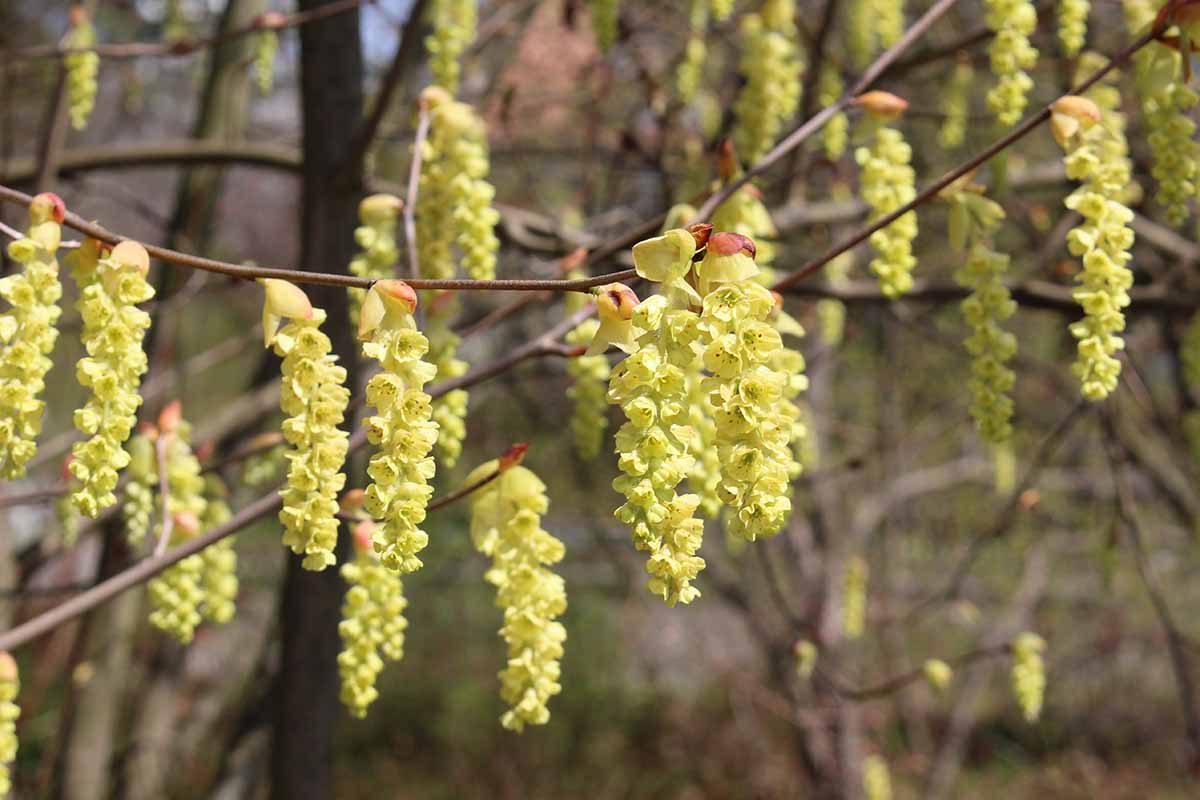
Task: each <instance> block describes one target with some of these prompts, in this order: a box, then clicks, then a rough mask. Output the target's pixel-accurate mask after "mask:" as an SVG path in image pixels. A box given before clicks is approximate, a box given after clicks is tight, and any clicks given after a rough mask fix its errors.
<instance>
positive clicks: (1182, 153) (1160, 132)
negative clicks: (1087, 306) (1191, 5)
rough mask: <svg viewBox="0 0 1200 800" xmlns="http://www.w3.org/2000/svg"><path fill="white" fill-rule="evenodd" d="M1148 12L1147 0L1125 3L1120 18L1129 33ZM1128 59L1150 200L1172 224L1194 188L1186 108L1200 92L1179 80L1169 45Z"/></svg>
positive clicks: (1185, 212) (1198, 153) (1191, 128)
mask: <svg viewBox="0 0 1200 800" xmlns="http://www.w3.org/2000/svg"><path fill="white" fill-rule="evenodd" d="M1154 15H1155V7H1154V5H1153V4H1151V3H1149V2H1140V3H1133V2H1131V3H1126V4H1125V21H1126V23H1127V26H1128V28H1129V29H1130V30H1131V31H1133V32H1137V31H1141V30H1143V29H1145V28H1146V26H1147V25H1149V24H1150V23H1151V22H1152V21H1153V20H1154ZM1133 58H1134V64H1135V65H1136V69H1135V71H1134V76H1135V79H1136V87H1137V92H1138V101H1139V104H1140V106H1141V111H1142V122H1143V124H1144V125H1145V127H1146V132H1147V135H1146V143H1147V144H1148V145H1149V146H1150V155H1151V158H1152V159H1153V165H1152V167H1151V169H1150V174H1151V175H1152V176H1153V177H1154V180H1155V182H1156V183H1157V184H1158V195H1157V197H1156V198H1155V199H1156V200H1157V201H1158V204H1159V205H1160V206H1162V208H1163V210H1164V213H1165V216H1166V219H1167V222H1168V223H1169V224H1171V225H1172V226H1174V227H1176V228H1178V227H1180V226H1181V225H1183V223H1184V222H1185V221H1186V220H1187V218H1188V217H1189V216H1190V215H1191V209H1190V208H1189V207H1188V201H1189V200H1191V198H1192V196H1193V195H1194V194H1195V193H1196V183H1197V177H1196V176H1197V170H1198V169H1200V166H1198V165H1200V150H1198V148H1197V146H1196V141H1195V139H1194V138H1193V137H1194V136H1195V133H1196V123H1195V121H1194V120H1193V119H1192V109H1193V108H1195V106H1196V103H1197V101H1198V100H1200V97H1198V96H1197V94H1196V92H1195V90H1194V89H1192V88H1191V87H1190V86H1188V84H1187V81H1185V80H1184V79H1183V75H1182V73H1183V59H1182V58H1181V57H1180V55H1179V53H1178V52H1176V51H1175V50H1172V49H1171V48H1169V47H1165V46H1161V45H1157V44H1151V45H1148V46H1146V47H1143V48H1142V49H1141V50H1139V51H1138V52H1137V53H1135V54H1134V56H1133Z"/></svg>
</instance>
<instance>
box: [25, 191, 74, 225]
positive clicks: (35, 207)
mask: <svg viewBox="0 0 1200 800" xmlns="http://www.w3.org/2000/svg"><path fill="white" fill-rule="evenodd" d="M29 216H30V219H32V220H33V221H34V222H35V223H36V222H46V221H47V220H51V219H52V220H54V221H55V222H57V223H59V224H60V225H61V224H62V221H63V220H64V219H66V217H67V206H66V204H65V203H63V201H62V198H61V197H59V196H58V195H56V194H55V193H54V192H42V193H41V194H38V195H34V198H33V202H31V203H30V204H29Z"/></svg>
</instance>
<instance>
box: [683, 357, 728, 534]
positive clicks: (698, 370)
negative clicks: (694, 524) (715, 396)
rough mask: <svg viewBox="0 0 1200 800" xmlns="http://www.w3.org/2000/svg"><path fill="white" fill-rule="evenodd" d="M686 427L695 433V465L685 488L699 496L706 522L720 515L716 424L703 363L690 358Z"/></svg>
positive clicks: (719, 474) (718, 454) (719, 468)
mask: <svg viewBox="0 0 1200 800" xmlns="http://www.w3.org/2000/svg"><path fill="white" fill-rule="evenodd" d="M685 407H686V408H687V410H688V420H687V421H688V424H689V425H690V426H691V428H692V430H693V431H695V432H696V446H695V447H694V448H693V455H694V456H695V463H693V464H692V471H691V472H689V473H688V485H689V486H690V487H691V488H692V490H693V491H694V492H695V493H696V494H697V495H699V497H700V506H699V511H700V513H701V514H703V515H704V516H705V517H707V518H708V519H716V518H717V516H718V515H720V513H721V508H722V503H721V497H720V495H718V494H717V487H718V486H720V485H721V455H720V453H718V452H717V423H716V421H715V420H714V419H713V407H712V402H711V400H709V397H708V392H706V391H705V390H704V364H703V362H702V361H701V359H699V358H697V359H693V360H692V363H691V364H690V365H689V367H688V370H687V403H686V406H685Z"/></svg>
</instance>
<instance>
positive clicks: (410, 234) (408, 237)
mask: <svg viewBox="0 0 1200 800" xmlns="http://www.w3.org/2000/svg"><path fill="white" fill-rule="evenodd" d="M418 114H419V116H418V117H417V133H416V135H415V136H413V154H412V166H411V168H410V169H409V171H408V196H407V197H405V198H404V243H405V245H407V247H408V274H409V277H411V278H420V277H421V262H420V255H419V254H418V252H417V199H418V198H419V196H420V191H421V151H423V150H424V149H425V139H426V138H428V136H429V109H428V108H427V107H426V106H425V104H424V103H422V104H421V108H420V111H419V112H418Z"/></svg>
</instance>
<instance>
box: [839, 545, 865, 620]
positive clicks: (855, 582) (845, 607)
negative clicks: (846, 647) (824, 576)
mask: <svg viewBox="0 0 1200 800" xmlns="http://www.w3.org/2000/svg"><path fill="white" fill-rule="evenodd" d="M869 572H870V570H869V568H868V567H867V562H866V561H865V560H863V559H862V558H861V557H859V556H852V557H850V558H849V559H847V560H846V572H845V574H844V575H843V576H842V633H843V634H844V635H845V637H846V638H847V639H857V638H859V637H860V636H862V635H863V630H865V628H866V622H867V576H868V574H869Z"/></svg>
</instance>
